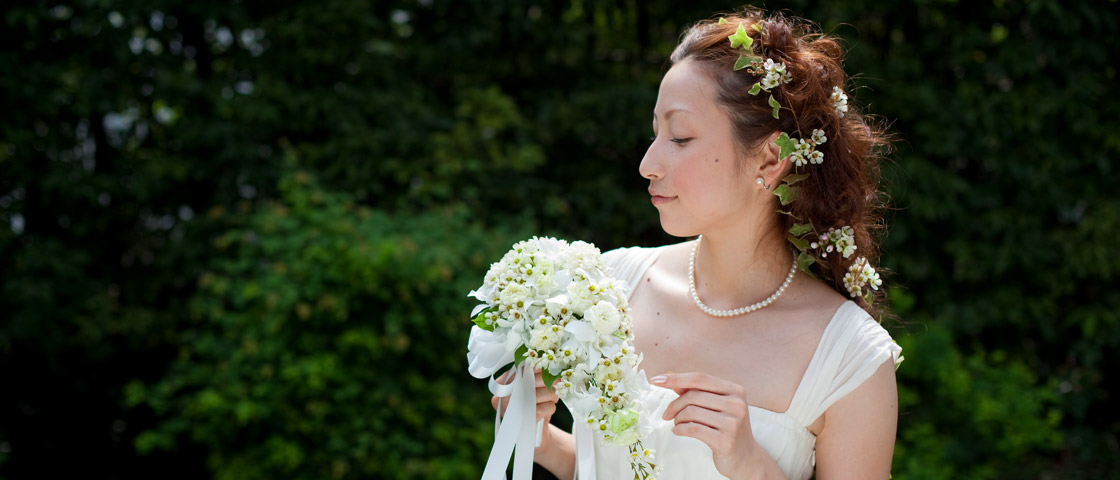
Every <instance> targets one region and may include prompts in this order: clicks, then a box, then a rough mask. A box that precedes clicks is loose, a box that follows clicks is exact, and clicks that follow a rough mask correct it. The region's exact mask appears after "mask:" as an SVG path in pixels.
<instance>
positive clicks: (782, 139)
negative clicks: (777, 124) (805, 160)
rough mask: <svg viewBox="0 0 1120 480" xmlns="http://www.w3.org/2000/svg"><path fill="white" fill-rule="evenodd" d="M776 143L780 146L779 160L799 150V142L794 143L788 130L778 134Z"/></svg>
mask: <svg viewBox="0 0 1120 480" xmlns="http://www.w3.org/2000/svg"><path fill="white" fill-rule="evenodd" d="M770 98H774V97H770ZM774 145H777V146H778V159H779V160H781V159H785V158H786V157H788V156H790V154H792V153H793V152H794V151H795V150H797V144H796V143H794V141H793V139H792V138H789V134H788V133H786V132H782V134H781V135H778V139H777V140H774Z"/></svg>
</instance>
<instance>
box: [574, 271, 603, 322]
mask: <svg viewBox="0 0 1120 480" xmlns="http://www.w3.org/2000/svg"><path fill="white" fill-rule="evenodd" d="M598 291H599V287H598V286H596V285H595V284H594V283H591V281H589V280H586V279H584V280H579V281H575V282H572V283H569V284H568V288H567V293H568V304H569V305H571V307H572V310H573V311H574V312H575V313H576V314H577V315H578V314H583V313H584V312H586V311H587V309H589V308H591V307H592V306H593V305H595V302H596V301H597V300H598V299H597V298H596V294H597V292H598Z"/></svg>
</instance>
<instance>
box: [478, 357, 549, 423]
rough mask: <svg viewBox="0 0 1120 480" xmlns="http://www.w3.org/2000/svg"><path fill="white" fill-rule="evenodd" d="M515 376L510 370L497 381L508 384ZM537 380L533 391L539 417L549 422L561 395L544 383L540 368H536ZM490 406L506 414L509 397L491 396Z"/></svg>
mask: <svg viewBox="0 0 1120 480" xmlns="http://www.w3.org/2000/svg"><path fill="white" fill-rule="evenodd" d="M513 377H514V375H513V370H510V371H507V372H506V373H503V374H502V375H501V376H500V377H498V378H497V379H496V380H495V381H496V382H497V383H499V384H502V385H506V384H508V383H510V382H512V381H513ZM535 380H536V382H535V383H536V389H535V391H534V392H533V393H534V395H535V396H536V410H537V419H538V420H540V419H543V420H545V421H546V422H547V421H548V420H549V419H550V418H551V417H552V415H553V414H554V413H556V402H558V401H560V397H558V396H557V395H556V393H555V392H553V391H552V390H550V389H549V388H548V387H546V386H545V385H544V377H543V376H542V375H541V371H540V370H539V369H538V370H536V378H535ZM490 406H491V407H493V408H494V409H495V410H497V411H498V414H499V415H501V416H505V414H506V407H508V406H509V397H497V396H494V397H490Z"/></svg>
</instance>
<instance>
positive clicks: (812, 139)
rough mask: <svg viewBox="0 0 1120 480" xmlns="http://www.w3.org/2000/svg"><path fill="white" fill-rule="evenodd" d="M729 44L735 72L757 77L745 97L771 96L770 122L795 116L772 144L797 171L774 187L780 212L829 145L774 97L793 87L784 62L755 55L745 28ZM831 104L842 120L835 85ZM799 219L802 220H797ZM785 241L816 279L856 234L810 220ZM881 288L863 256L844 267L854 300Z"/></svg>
mask: <svg viewBox="0 0 1120 480" xmlns="http://www.w3.org/2000/svg"><path fill="white" fill-rule="evenodd" d="M719 23H720V24H725V23H728V22H727V20H726V19H724V18H721V19H719ZM750 27H751V28H752V29H754V30H755V31H756V32H758V33H759V35H760V36H761V37H762V39H763V41H764V42H765V34H766V32H764V31H763V29H762V27H761V26H760V25H759V24H757V23H756V24H752V25H751V26H750ZM727 39H728V41H729V42H730V43H731V48H733V49H739V50H741V52H740V53H739V58H738V59H737V60H736V61H735V67H734V70H735V71H739V70H744V69H745V70H746V71H747V72H748V73H750V74H752V75H754V76H756V77H759V80H758V81H757V82H755V84H754V85H752V86H751V89H750V90H749V91H748V92H747V93H750V94H751V95H758V94H759V93H761V92H767V93H770V98H769V99H768V103H769V105H770V107H771V108H773V113H772V115H773V117H774V118H779V114H780V112H781V110H782V109H783V108H785V109H786V110H789V111H790V112H791V113H793V116H794V124H795V128H796V129H797V131H796V132H781V133H780V134H779V135H778V138H777V139H776V140H774V144H775V145H777V146H778V149H779V152H778V158H782V159H785V158H788V159H789V160H790V162H791V163H793V165H794V169H795V170H794V171H792V172H790V173H789V174H787V175H786V176H785V178H783V179H782V182H781V185H778V186H777V187H776V188H774V195H776V196H777V197H778V199H779V201H780V202H781V205H782V207H785V206H786V205H789V204H790V203H792V202H793V201H794V200H795V199H796V196H797V188H798V187H795V186H794V185H795V184H797V183H798V182H800V181H802V180H804V179H806V178H809V174H808V173H807V172H805V171H802V170H801V169H802V168H803V167H805V166H806V165H820V164H822V163H824V153H823V152H821V151H819V150H817V147H818V146H820V145H823V144H824V143H825V142H827V141H828V136H827V135H826V134H825V132H824V130H822V129H819V128H814V129H813V130H812V131H811V132H810V134H809V135H808V136H806V135H804V134H803V133H802V131H801V125H800V124H799V123H798V122H797V112H795V111H794V110H793V108H791V107H783V106H782V105H781V103H780V102H778V100H777V99H775V98H774V94H773V93H771V90H773V89H776V88H779V87H781V86H782V85H785V84H788V83H790V82H792V81H793V75H792V73H791V72H790V70H789V68H787V67H786V64H785V63H782V62H775V61H774V60H773V59H770V58H767V59H763V58H762V57H761V56H759V55H756V54H755V53H754V50H753V49H752V48H753V46H754V40H755V39H754V38H752V37H751V36H750V35H749V34H748V31H747V27H746V25H745V24H743V23H740V24H739V27H738V28H737V29H736V30H735V33H734V34H732V35H730V36H728V37H727ZM829 101H830V102H831V104H832V108H833V110H835V111H836V115H837V116H838V117H840V118H843V117H844V114H846V113H847V112H848V96H847V95H845V94H844V91H843V90H841V88H840V87H839V86H833V87H832V95H831V96H830V98H829ZM790 133H795V134H796V136H793V135H790ZM780 212H781V213H784V214H787V215H791V216H794V215H793V213H792V212H789V211H785V210H780ZM794 217H795V218H797V217H796V216H794ZM798 220H799V221H802V219H800V218H798ZM788 238H789V241H790V243H792V244H793V245H794V246H795V247H797V249H798V250H799V251H800V253H799V254H798V257H797V266H798V268H800V269H801V270H802V271H804V272H805V273H807V274H809V275H811V276H814V277H815V276H816V275H815V274H814V273H813V272H812V271H810V268H811V267H812V266H813V264H814V263H817V262H819V261H821V260H822V259H827V258H828V255H829V254H831V253H834V252H835V253H838V254H839V255H840V256H841V257H843V258H844V259H848V258H849V257H851V256H852V255H853V254H855V251H856V242H855V230H854V229H853V228H852V227H851V226H848V225H844V226H842V227H838V228H830V229H829V230H828V231H827V232H825V233H818V232H817V230H816V228H814V227H813V224H812V222H811V221H804V223H796V224H794V225H793V227H791V228H790V230H789V237H788ZM879 285H882V280H880V279H879V274H878V273H877V272H876V271H875V269H874V268H873V267H872V266H871V264H870V263H869V262H868V261H867V258H865V257H858V258H856V260H855V261H854V262H853V263H852V265H851V266H850V267H849V268H848V272H847V274H845V275H844V287H845V288H846V289H847V290H848V293H849V294H850V295H851V296H852V297H859V296H863V297H864V298H866V299H867V301H868V303H870V301H871V291H872V290H878V289H879ZM867 286H869V287H870V290H868V291H867V294H866V295H864V294H863V291H864V287H867Z"/></svg>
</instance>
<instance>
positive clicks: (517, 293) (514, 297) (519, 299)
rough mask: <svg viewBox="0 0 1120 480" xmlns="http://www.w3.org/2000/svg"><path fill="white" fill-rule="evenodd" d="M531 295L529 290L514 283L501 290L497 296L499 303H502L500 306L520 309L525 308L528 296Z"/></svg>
mask: <svg viewBox="0 0 1120 480" xmlns="http://www.w3.org/2000/svg"><path fill="white" fill-rule="evenodd" d="M532 294H533V292H532V291H531V290H529V288H527V287H525V286H524V285H521V284H517V283H514V284H510V285H509V286H507V287H506V288H505V289H504V290H502V293H501V294H500V296H499V299H500V300H499V301H501V302H502V305H506V306H510V307H514V308H518V309H521V308H525V306H526V305H527V304H528V303H529V296H530V295H532Z"/></svg>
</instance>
